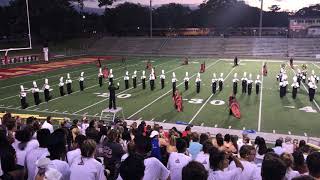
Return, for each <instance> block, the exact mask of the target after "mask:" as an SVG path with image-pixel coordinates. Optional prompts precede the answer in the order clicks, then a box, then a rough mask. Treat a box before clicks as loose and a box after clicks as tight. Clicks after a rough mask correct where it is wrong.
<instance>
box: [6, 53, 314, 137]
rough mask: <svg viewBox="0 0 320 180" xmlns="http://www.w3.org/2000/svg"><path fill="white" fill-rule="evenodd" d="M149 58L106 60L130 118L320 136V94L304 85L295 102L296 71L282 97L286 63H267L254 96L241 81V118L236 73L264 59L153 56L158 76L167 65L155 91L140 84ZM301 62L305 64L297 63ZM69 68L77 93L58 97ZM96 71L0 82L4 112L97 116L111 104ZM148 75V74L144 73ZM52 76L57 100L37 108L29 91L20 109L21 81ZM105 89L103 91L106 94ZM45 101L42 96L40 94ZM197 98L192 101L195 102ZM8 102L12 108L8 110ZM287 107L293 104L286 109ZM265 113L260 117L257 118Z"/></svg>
mask: <svg viewBox="0 0 320 180" xmlns="http://www.w3.org/2000/svg"><path fill="white" fill-rule="evenodd" d="M146 59H149V58H147V57H145V58H137V57H132V58H129V59H128V61H127V65H126V66H124V65H123V64H121V63H120V62H118V61H104V62H103V63H104V65H107V66H108V67H109V68H113V71H114V76H115V81H116V82H120V84H121V85H120V86H121V87H120V89H119V90H118V91H117V93H118V95H122V96H130V97H128V98H117V105H118V106H121V107H123V109H124V115H125V117H126V118H128V117H130V119H143V120H153V121H155V122H163V121H165V122H171V123H175V122H176V121H183V122H186V123H189V122H191V123H192V124H195V125H204V126H217V127H222V128H232V129H243V128H245V129H254V130H258V128H259V122H260V131H263V132H273V131H275V132H276V133H285V134H287V133H288V131H290V132H291V133H292V134H296V135H304V133H307V134H308V135H309V136H320V132H319V131H318V127H319V125H320V116H319V112H320V109H318V107H317V106H316V105H315V104H316V103H317V104H320V100H319V92H317V95H316V101H315V102H310V101H309V100H308V94H307V91H306V90H305V89H304V87H303V86H301V88H300V90H299V94H298V97H297V99H296V100H293V99H292V97H291V83H292V76H293V74H294V72H293V70H291V69H289V68H287V73H288V76H289V85H290V87H289V88H288V91H289V93H288V94H287V96H286V97H284V98H283V99H280V97H279V90H278V89H279V88H278V82H276V75H277V73H278V72H279V69H280V68H279V66H280V64H281V63H282V62H281V61H279V62H268V70H269V73H268V76H266V77H263V90H262V95H260V94H259V95H256V94H255V85H254V84H253V92H252V94H251V96H248V95H247V94H242V93H241V82H239V83H238V94H237V99H238V101H239V103H240V108H241V115H242V117H241V119H240V120H238V119H236V118H234V117H233V116H229V111H228V107H227V103H228V97H229V96H230V94H231V93H232V79H233V76H234V73H238V78H239V79H241V78H242V76H243V73H244V72H247V73H248V74H249V73H252V78H253V80H255V79H256V76H257V74H259V73H260V72H261V68H262V63H263V62H262V61H245V60H244V61H242V62H241V63H240V64H241V65H240V66H238V67H235V68H233V67H232V62H231V61H224V60H219V59H213V58H210V59H205V58H202V59H198V58H193V59H190V64H189V65H186V66H181V65H180V64H181V59H179V58H151V60H152V61H154V62H153V66H154V67H155V70H156V75H158V76H159V75H160V73H161V70H162V69H163V70H164V71H165V72H166V85H165V88H164V89H160V80H159V77H158V78H157V80H156V89H155V90H154V91H151V90H150V86H149V82H147V88H146V89H145V90H142V87H141V84H140V76H141V71H142V70H145V60H146ZM203 61H206V66H207V69H206V72H205V73H202V74H201V79H202V82H201V85H202V86H201V92H200V93H199V94H197V93H196V87H195V77H196V73H197V72H198V71H199V68H200V63H201V62H203ZM297 65H299V66H301V64H297ZM308 65H309V72H310V71H311V69H314V70H315V71H316V74H317V75H318V74H319V73H320V67H319V65H315V64H312V63H308ZM126 70H128V71H129V73H130V89H127V90H126V89H124V80H123V75H124V74H125V71H126ZM134 70H137V71H138V77H137V78H138V86H137V88H136V89H133V88H132V80H131V75H132V73H133V71H134ZM82 71H84V72H85V86H86V89H85V91H84V92H79V84H78V80H77V78H78V76H79V75H80V72H82ZM186 71H187V72H189V77H190V82H189V90H187V91H185V90H184V84H183V78H184V76H185V72H186ZM68 72H70V73H71V77H72V79H73V84H72V86H73V90H74V93H73V94H72V95H69V96H65V97H59V92H58V83H59V77H60V76H61V75H63V76H64V77H66V73H68ZM172 72H175V73H176V76H177V79H178V82H177V86H178V89H179V90H180V92H182V96H183V99H185V100H184V102H183V106H184V111H183V112H180V113H178V112H176V110H175V109H174V108H173V102H172V97H171V95H172V92H171V78H172ZM213 73H216V74H217V76H220V73H223V74H224V76H223V78H225V82H224V89H223V91H221V92H219V91H217V93H216V94H214V95H212V93H211V79H212V74H213ZM97 74H98V69H97V67H96V66H95V64H86V65H81V66H76V67H70V68H62V69H58V70H55V71H50V72H47V73H40V74H34V75H29V76H23V77H17V78H12V79H8V80H2V81H0V83H1V87H0V105H1V106H2V108H1V110H8V111H11V112H21V113H28V114H30V113H33V114H40V115H53V116H58V117H64V116H67V117H71V118H80V117H81V116H83V115H86V116H89V117H91V116H95V115H97V114H100V112H101V110H103V109H105V108H106V107H107V106H108V99H107V98H106V96H104V97H101V96H98V95H107V94H108V91H107V84H106V83H107V82H105V84H104V85H103V87H99V85H98V79H97ZM146 76H147V78H148V76H149V72H148V71H147V72H146ZM46 77H47V78H49V82H50V85H51V88H52V89H53V91H51V94H52V95H53V98H54V99H53V100H51V101H50V102H49V103H48V104H47V103H42V104H40V105H39V106H34V104H33V97H32V94H31V93H28V96H27V100H28V102H29V104H30V106H31V107H29V108H28V109H26V110H21V109H20V108H19V105H20V100H19V97H18V96H17V94H18V93H19V85H20V84H23V85H24V86H25V87H27V88H31V86H32V80H35V79H36V80H37V83H38V86H39V87H41V86H42V85H43V82H44V80H43V79H44V78H46ZM103 93H104V94H103ZM260 97H262V102H261V111H260ZM41 99H44V98H43V94H41ZM192 99H193V100H192ZM218 100H220V102H222V101H224V102H225V104H222V105H213V104H211V103H210V102H213V101H216V102H218ZM190 101H192V102H194V101H199V103H190ZM8 106H10V107H9V108H8ZM285 106H293V107H294V108H288V107H285ZM307 106H310V107H312V109H314V110H316V113H311V112H305V111H302V110H299V109H300V108H304V107H307ZM259 114H261V116H259Z"/></svg>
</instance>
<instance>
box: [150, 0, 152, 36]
mask: <svg viewBox="0 0 320 180" xmlns="http://www.w3.org/2000/svg"><path fill="white" fill-rule="evenodd" d="M150 38H152V0H150Z"/></svg>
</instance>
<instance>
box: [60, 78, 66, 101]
mask: <svg viewBox="0 0 320 180" xmlns="http://www.w3.org/2000/svg"><path fill="white" fill-rule="evenodd" d="M63 86H64V82H63V77H60V82H59V91H60V96H64V95H65V93H64V88H63Z"/></svg>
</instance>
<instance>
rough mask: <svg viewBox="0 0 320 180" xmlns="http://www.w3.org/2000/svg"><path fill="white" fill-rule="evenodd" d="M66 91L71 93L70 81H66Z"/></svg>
mask: <svg viewBox="0 0 320 180" xmlns="http://www.w3.org/2000/svg"><path fill="white" fill-rule="evenodd" d="M67 93H68V94H71V93H72V89H71V83H67Z"/></svg>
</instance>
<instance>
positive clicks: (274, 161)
mask: <svg viewBox="0 0 320 180" xmlns="http://www.w3.org/2000/svg"><path fill="white" fill-rule="evenodd" d="M285 174H286V165H285V164H284V162H283V161H282V160H281V159H280V157H279V156H278V155H277V154H276V153H267V154H265V156H264V158H263V162H262V166H261V177H262V179H263V180H283V179H284V177H285Z"/></svg>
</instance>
